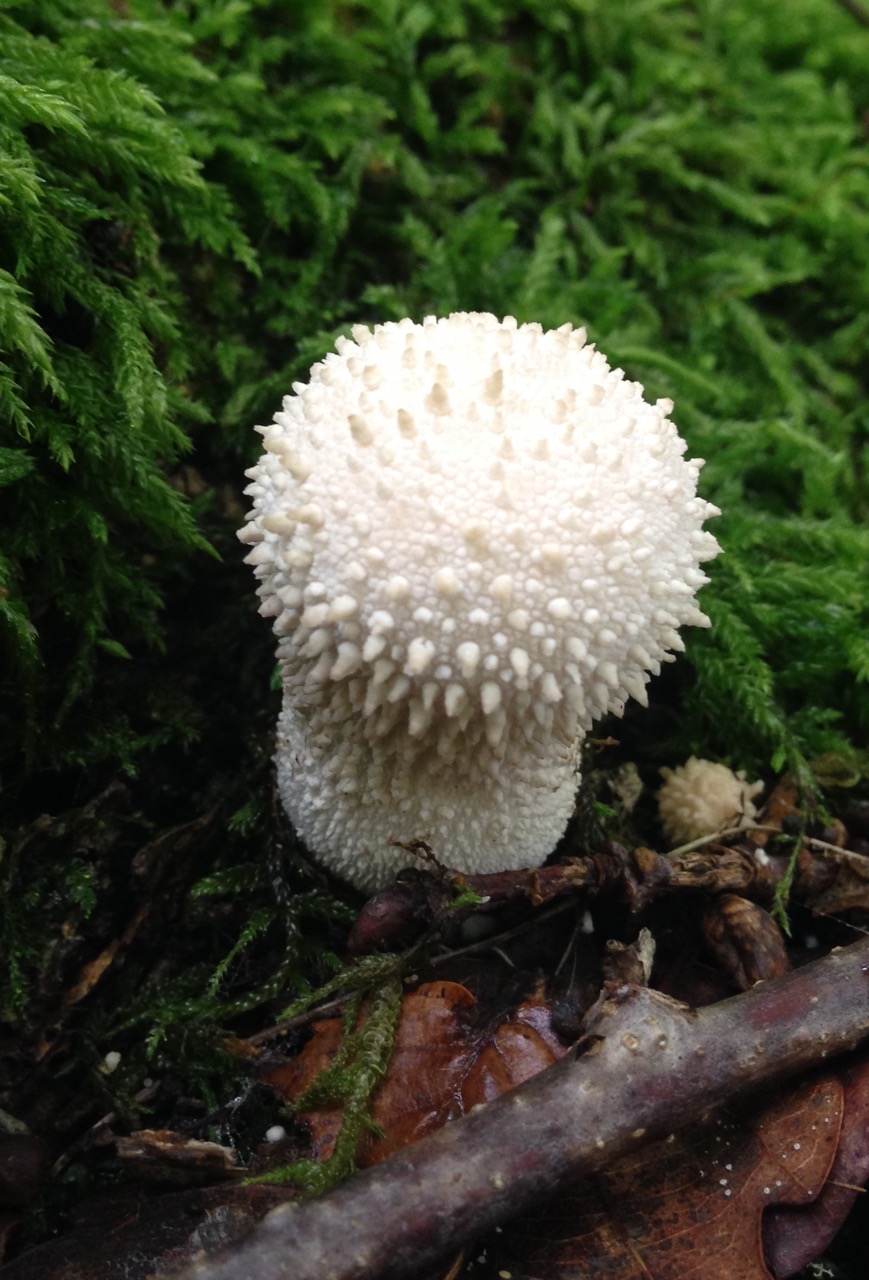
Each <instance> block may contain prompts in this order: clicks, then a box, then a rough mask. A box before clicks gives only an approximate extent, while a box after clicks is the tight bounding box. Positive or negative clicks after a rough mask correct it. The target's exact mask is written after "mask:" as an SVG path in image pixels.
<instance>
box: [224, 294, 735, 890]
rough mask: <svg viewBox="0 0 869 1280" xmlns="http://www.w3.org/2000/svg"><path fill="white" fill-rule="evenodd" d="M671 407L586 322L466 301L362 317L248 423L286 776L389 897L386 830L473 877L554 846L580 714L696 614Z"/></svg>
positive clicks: (687, 476)
mask: <svg viewBox="0 0 869 1280" xmlns="http://www.w3.org/2000/svg"><path fill="white" fill-rule="evenodd" d="M671 410H672V404H671V403H670V401H667V400H659V401H658V402H657V403H655V404H648V403H647V402H646V401H645V400H644V399H643V396H642V387H641V386H640V385H639V384H638V383H635V382H629V381H627V380H625V378H624V376H623V373H622V370H620V369H615V370H613V369H610V367H609V365H608V364H607V361H606V359H605V357H604V356H603V355H602V354H601V353H600V352H599V351H596V350H595V348H594V346H593V345H590V344H587V343H586V336H585V332H584V330H573V328H572V326H571V325H569V324H567V325H563V326H562V327H561V328H560V329H557V330H553V331H548V332H544V330H543V329H542V328H541V326H540V325H539V324H524V325H517V323H516V321H515V320H514V319H513V318H512V317H509V316H508V317H507V318H505V319H504V320H503V322H502V321H500V320H498V319H497V318H496V317H495V316H493V315H487V314H482V313H468V314H465V313H460V314H455V315H451V316H448V317H446V318H442V319H436V318H435V317H434V316H429V317H427V318H426V319H425V320H424V321H423V323H422V324H415V323H413V321H411V320H402V321H400V322H399V323H388V324H382V325H376V326H375V327H374V328H373V329H368V328H365V327H364V326H361V325H360V326H356V327H355V328H354V329H353V339H352V341H351V340H349V339H344V338H340V339H339V340H338V342H337V343H336V351H335V352H334V353H333V354H330V355H328V356H326V358H325V360H323V361H321V362H320V363H319V364H316V365H314V367H313V369H312V370H311V374H310V379H309V381H308V382H306V383H301V382H299V383H294V384H293V395H291V396H288V397H287V398H286V399H285V400H284V404H283V409H282V411H281V412H279V413H278V414H276V415H275V420H274V422H273V423H272V424H271V425H270V426H267V427H261V428H258V430H259V431H261V432H262V435H263V437H264V444H265V452H264V454H263V455H262V457H261V458H260V460H259V462H258V463H257V465H256V466H255V467H253V468H252V469H251V470H250V471H248V473H247V474H248V476H249V477H250V480H251V484H250V486H249V487H248V489H247V491H246V492H247V493H248V494H249V495H250V497H251V498H252V500H253V511H252V512H251V514H250V517H249V521H248V523H247V524H246V525H245V527H244V528H243V529H242V530H241V531H240V533H239V537H240V538H241V539H242V541H243V542H246V543H248V544H250V548H251V549H250V551H249V553H248V555H247V557H246V559H247V562H248V563H249V564H252V565H253V566H254V567H255V572H256V576H257V577H258V578H259V580H260V585H259V596H260V599H261V605H260V612H261V613H262V614H264V615H265V616H267V617H271V618H272V619H273V620H274V621H273V625H274V630H275V633H276V635H277V637H278V657H279V661H280V667H281V674H282V680H283V688H284V701H283V710H282V712H281V717H280V722H279V727H278V746H277V756H276V761H277V771H278V783H279V787H280V791H281V796H282V799H283V803H284V806H285V808H286V810H287V812H288V814H289V816H290V817H291V819H292V821H293V823H294V824H295V827H296V829H297V831H298V833H299V835H300V836H301V837H302V839H303V840H304V841H305V843H306V844H307V846H308V848H309V849H310V850H311V851H312V853H314V854H316V855H317V856H318V857H319V858H320V859H321V860H322V861H323V862H324V863H326V864H328V865H329V866H330V867H331V868H332V869H333V870H334V871H336V872H337V873H338V874H340V875H341V876H343V877H345V878H346V879H347V880H349V881H351V882H352V883H353V884H355V885H356V886H358V887H359V888H361V889H365V890H371V889H375V888H377V887H379V886H381V885H382V884H384V883H385V882H386V881H387V880H388V879H389V878H390V877H391V876H392V875H393V874H394V873H395V871H397V870H398V869H399V868H400V867H401V866H403V865H406V864H407V863H408V862H409V861H411V855H409V854H408V852H407V851H406V850H405V849H402V848H399V847H396V844H395V843H394V842H399V841H400V842H405V843H412V842H414V841H417V840H425V841H427V842H428V843H429V844H430V845H431V847H432V849H433V851H434V853H435V854H436V856H437V857H438V858H439V859H440V860H441V861H443V862H445V863H447V864H449V865H450V866H452V867H454V868H456V869H458V870H461V871H465V872H484V871H497V870H508V869H513V868H518V867H522V866H537V865H539V864H540V863H541V862H542V861H543V860H544V859H545V858H546V857H547V855H548V854H549V853H550V852H551V851H552V849H553V847H554V846H555V844H556V842H557V840H558V838H559V836H560V835H561V833H562V831H563V830H564V827H565V825H566V823H567V819H568V817H569V816H570V813H571V811H572V808H573V803H574V795H575V791H576V784H577V758H578V753H579V746H580V742H581V739H582V737H583V735H584V734H585V733H586V731H587V730H588V728H589V727H590V725H591V724H592V722H593V721H594V720H595V719H597V718H598V717H600V716H602V715H604V714H605V713H606V712H615V713H617V714H621V712H622V710H623V708H624V705H625V703H626V701H627V699H628V698H629V697H633V698H636V699H637V700H638V701H640V702H642V703H643V704H644V705H645V703H646V688H645V686H646V682H647V681H648V679H649V676H650V674H657V672H658V671H659V669H660V665H661V663H662V662H665V661H669V660H672V658H673V655H674V652H675V651H679V650H681V649H682V648H683V647H684V646H683V644H682V641H681V639H680V637H679V634H678V632H679V628H680V627H682V626H685V625H694V626H708V619H707V618H706V617H705V615H704V614H703V613H702V612H701V611H700V609H699V608H698V606H697V603H696V600H695V593H696V591H697V590H698V588H699V587H701V586H702V585H703V583H705V582H706V581H707V578H706V575H705V574H704V573H703V572H702V571H701V570H700V567H699V566H700V564H701V563H702V562H703V561H705V560H708V559H710V558H711V557H713V556H714V555H716V554H717V552H718V550H719V547H718V544H717V543H716V541H715V539H714V538H713V536H712V535H711V534H710V533H707V532H705V531H704V530H703V528H702V525H703V521H704V520H705V519H706V518H707V517H708V516H711V515H715V514H717V510H716V508H714V507H712V506H711V505H710V504H709V503H708V502H705V501H704V500H703V499H702V498H699V497H698V496H697V492H696V489H697V474H698V471H699V469H700V467H701V466H702V462H701V460H699V459H696V458H695V459H693V460H690V461H688V460H686V459H685V458H684V456H683V455H684V453H685V449H686V445H685V442H684V441H683V440H681V439H680V437H679V435H678V433H677V431H676V428H675V426H674V425H673V423H672V422H671V421H670V420H669V417H668V414H669V413H670V412H671Z"/></svg>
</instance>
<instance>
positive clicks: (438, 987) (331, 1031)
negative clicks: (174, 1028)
mask: <svg viewBox="0 0 869 1280" xmlns="http://www.w3.org/2000/svg"><path fill="white" fill-rule="evenodd" d="M474 1003H475V1001H474V997H473V996H472V995H471V993H470V991H468V990H467V988H466V987H463V986H461V985H460V984H459V983H457V982H428V983H424V984H423V985H422V986H420V987H418V988H417V990H416V991H414V992H412V993H411V994H410V995H407V996H405V997H404V1000H403V1001H402V1006H401V1017H400V1019H399V1023H398V1030H397V1034H396V1040H395V1049H394V1051H393V1055H392V1059H391V1061H390V1064H389V1069H388V1071H387V1074H386V1077H385V1079H384V1080H383V1082H382V1084H380V1085H379V1086H378V1088H377V1090H376V1091H375V1093H374V1097H373V1100H372V1108H371V1118H372V1120H373V1121H374V1123H375V1124H376V1125H377V1126H378V1128H379V1129H380V1130H381V1131H382V1133H383V1137H375V1136H373V1135H369V1136H366V1137H365V1138H363V1140H362V1146H361V1148H360V1150H359V1152H358V1161H359V1163H360V1165H363V1166H364V1165H371V1164H377V1163H379V1161H381V1160H385V1159H386V1157H387V1156H388V1155H391V1154H392V1153H393V1152H394V1151H398V1150H399V1149H400V1148H401V1147H404V1146H406V1145H407V1144H408V1143H411V1142H416V1141H417V1140H418V1139H419V1138H422V1137H423V1136H424V1135H425V1134H427V1133H431V1132H433V1131H434V1130H435V1129H439V1128H440V1127H441V1125H443V1124H445V1123H446V1122H447V1121H448V1120H454V1119H456V1118H457V1117H458V1116H461V1115H464V1113H465V1112H466V1111H469V1110H470V1108H471V1107H474V1106H476V1105H477V1103H480V1102H488V1101H491V1099H493V1098H497V1097H498V1096H499V1094H502V1093H506V1092H507V1090H508V1089H513V1088H515V1087H516V1085H519V1084H522V1083H524V1081H526V1080H529V1079H530V1078H531V1077H532V1076H534V1075H536V1074H537V1073H538V1071H542V1070H543V1068H544V1067H548V1066H551V1065H552V1063H553V1062H555V1061H556V1059H558V1058H560V1057H562V1056H563V1054H564V1053H566V1051H567V1050H566V1047H565V1046H564V1045H563V1044H562V1043H561V1041H560V1040H559V1039H558V1037H557V1036H556V1035H555V1033H554V1032H553V1030H552V1028H551V1022H550V1010H549V1008H548V1006H547V1005H546V1003H545V1002H544V1001H543V999H542V998H540V997H534V998H532V999H529V1000H526V1001H525V1002H524V1003H523V1004H522V1005H520V1007H519V1008H518V1009H517V1010H516V1012H515V1013H514V1014H513V1015H512V1016H511V1017H510V1018H509V1019H508V1020H507V1021H505V1022H503V1023H501V1024H500V1026H498V1027H496V1028H494V1029H490V1030H482V1031H481V1030H478V1029H476V1028H474V1027H473V1026H472V1025H471V1024H470V1019H469V1018H468V1013H469V1011H470V1010H471V1009H472V1008H473V1006H474ZM341 1038H342V1028H341V1023H340V1022H339V1021H338V1020H337V1019H329V1020H328V1021H325V1022H318V1023H315V1024H314V1035H313V1038H312V1039H311V1040H309V1041H308V1043H307V1044H306V1045H305V1047H304V1048H303V1050H302V1052H301V1053H300V1054H299V1056H298V1057H297V1058H295V1059H293V1061H292V1062H287V1063H281V1064H280V1065H279V1066H270V1067H267V1068H265V1069H264V1070H263V1071H262V1073H261V1074H260V1079H261V1080H263V1081H264V1082H265V1083H266V1084H269V1085H271V1087H272V1088H273V1089H275V1090H276V1091H277V1092H278V1093H280V1094H281V1096H282V1097H284V1098H287V1099H288V1100H289V1101H291V1102H292V1101H294V1100H295V1099H297V1098H300V1097H301V1095H302V1093H303V1092H304V1090H305V1089H306V1088H307V1087H308V1085H310V1084H311V1083H312V1081H313V1080H315V1079H316V1077H317V1076H318V1075H319V1073H320V1072H321V1071H322V1070H323V1068H324V1067H326V1066H327V1065H328V1064H329V1063H330V1062H331V1060H332V1059H333V1058H334V1056H335V1054H336V1053H337V1051H338V1048H339V1046H340V1044H341ZM300 1119H302V1120H304V1121H306V1122H307V1124H308V1128H309V1131H310V1134H311V1142H312V1148H313V1154H314V1157H315V1158H316V1159H318V1160H326V1159H328V1157H329V1156H330V1155H331V1153H332V1149H333V1147H334V1143H335V1139H336V1137H337V1135H338V1132H339V1130H340V1127H341V1113H340V1111H339V1110H334V1109H333V1110H329V1109H325V1108H324V1109H319V1110H316V1111H307V1112H302V1113H300Z"/></svg>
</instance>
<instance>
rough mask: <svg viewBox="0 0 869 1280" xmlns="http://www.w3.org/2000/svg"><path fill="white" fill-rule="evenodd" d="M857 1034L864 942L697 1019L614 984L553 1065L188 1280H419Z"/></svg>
mask: <svg viewBox="0 0 869 1280" xmlns="http://www.w3.org/2000/svg"><path fill="white" fill-rule="evenodd" d="M867 1035H869V939H866V940H865V941H862V942H859V943H856V944H855V945H853V946H850V947H847V948H845V949H840V950H836V951H834V952H832V953H831V954H830V955H828V956H826V957H825V958H824V959H822V960H818V961H816V962H815V963H814V964H811V965H807V966H806V967H805V968H803V969H799V970H797V971H796V972H795V973H791V974H788V975H787V976H786V977H784V978H781V979H778V980H777V981H775V982H770V983H766V984H763V983H761V984H758V986H756V987H754V988H753V989H752V990H751V991H749V992H747V993H745V994H744V995H739V996H735V997H733V999H730V1000H724V1001H721V1002H720V1003H719V1004H715V1005H710V1006H708V1007H706V1008H703V1009H700V1010H698V1011H691V1010H689V1009H687V1008H686V1007H685V1006H683V1005H680V1004H677V1003H676V1002H675V1001H673V1000H670V999H669V998H667V997H666V996H663V995H661V994H660V993H659V992H656V991H652V990H647V989H644V988H641V987H632V986H627V985H625V986H621V987H613V986H610V987H609V988H607V989H606V990H605V992H604V995H603V997H602V998H601V1000H600V1001H599V1002H598V1004H597V1005H596V1006H595V1009H594V1010H593V1012H592V1014H591V1015H590V1017H589V1020H588V1023H587V1028H586V1035H585V1037H584V1040H583V1041H582V1042H581V1043H580V1046H579V1048H578V1050H576V1051H574V1052H572V1053H570V1054H569V1055H568V1056H567V1057H566V1058H564V1059H562V1061H561V1062H559V1063H557V1064H556V1065H555V1066H553V1067H551V1068H549V1069H547V1070H546V1071H543V1072H541V1073H540V1075H538V1076H537V1077H535V1078H534V1079H533V1080H531V1081H529V1082H528V1083H527V1084H526V1085H523V1086H522V1087H521V1088H519V1089H516V1090H515V1091H513V1092H512V1093H509V1094H506V1095H505V1096H503V1097H501V1098H499V1099H497V1100H496V1101H495V1102H492V1103H489V1104H488V1105H487V1106H485V1107H480V1108H477V1109H476V1110H474V1111H473V1112H472V1113H471V1114H470V1115H468V1116H466V1117H464V1118H463V1119H461V1120H458V1121H455V1122H454V1123H452V1124H449V1125H447V1126H446V1127H445V1128H443V1129H441V1130H439V1131H438V1132H437V1133H435V1134H433V1135H431V1136H430V1137H428V1138H425V1139H423V1140H422V1141H420V1142H418V1143H417V1144H415V1145H414V1146H411V1147H408V1148H407V1149H406V1150H405V1151H402V1152H400V1153H399V1154H397V1155H395V1156H392V1157H391V1158H390V1159H389V1160H387V1161H385V1162H384V1163H383V1164H382V1165H378V1166H375V1167H374V1168H372V1169H368V1170H366V1171H365V1172H364V1173H359V1174H356V1175H354V1176H353V1177H352V1178H349V1179H348V1180H347V1181H346V1182H345V1183H343V1184H342V1185H341V1186H340V1187H338V1188H337V1189H336V1190H335V1191H333V1192H331V1193H330V1194H329V1195H326V1196H323V1197H322V1198H320V1199H318V1200H312V1201H309V1202H307V1203H305V1204H301V1205H299V1204H291V1205H287V1206H283V1207H281V1208H279V1209H276V1210H274V1211H273V1212H272V1213H270V1214H269V1215H268V1217H267V1218H266V1219H265V1220H264V1221H263V1223H262V1224H261V1225H260V1227H259V1228H257V1229H256V1230H255V1231H254V1233H253V1235H252V1237H251V1238H250V1240H249V1241H248V1242H247V1243H246V1244H245V1245H243V1246H242V1247H241V1249H239V1250H237V1251H236V1252H234V1253H233V1254H232V1255H231V1256H229V1257H228V1258H225V1259H222V1260H214V1261H208V1260H205V1261H203V1262H201V1263H199V1264H198V1265H196V1266H195V1267H193V1268H192V1269H191V1270H189V1271H188V1272H186V1273H185V1280H403V1278H405V1277H416V1276H419V1275H420V1274H424V1271H423V1268H425V1267H426V1266H429V1265H432V1264H434V1263H436V1262H437V1261H438V1260H440V1259H442V1258H443V1257H444V1256H445V1255H446V1254H448V1253H449V1251H450V1250H452V1251H455V1250H456V1249H457V1248H458V1247H459V1246H460V1245H461V1244H463V1243H464V1242H465V1241H467V1240H470V1239H472V1238H473V1237H475V1236H478V1235H480V1234H482V1233H483V1232H485V1231H488V1230H490V1229H491V1228H492V1227H494V1226H495V1225H497V1224H498V1223H499V1222H501V1221H503V1220H505V1219H507V1218H510V1217H513V1216H515V1215H516V1214H518V1213H520V1212H523V1211H525V1210H526V1209H528V1208H529V1207H531V1206H532V1205H533V1204H534V1202H535V1200H538V1199H540V1198H542V1197H544V1196H546V1195H547V1194H550V1193H551V1192H552V1191H553V1190H554V1189H555V1188H556V1187H557V1186H558V1185H559V1184H560V1183H561V1182H562V1181H563V1180H564V1179H566V1178H567V1177H569V1176H573V1175H577V1174H589V1173H591V1172H593V1171H594V1170H596V1169H599V1168H601V1167H603V1166H604V1165H605V1164H608V1163H609V1162H611V1161H613V1160H615V1159H616V1158H617V1157H619V1156H622V1155H624V1154H625V1153H626V1152H629V1151H631V1150H633V1149H634V1148H635V1147H636V1146H637V1145H638V1144H639V1143H640V1142H643V1141H647V1140H649V1139H652V1138H656V1137H661V1136H664V1135H666V1134H668V1133H670V1132H672V1131H673V1130H675V1129H676V1128H678V1127H681V1126H684V1125H686V1124H689V1123H692V1122H694V1121H696V1120H697V1119H698V1118H699V1117H700V1116H702V1115H703V1114H704V1113H705V1112H706V1111H708V1110H709V1109H710V1108H712V1107H715V1106H717V1105H720V1104H721V1103H722V1102H724V1101H725V1100H726V1099H728V1098H731V1097H733V1096H734V1095H744V1094H745V1093H746V1092H747V1091H749V1090H751V1089H755V1088H757V1087H758V1086H760V1085H763V1084H768V1083H770V1082H771V1081H777V1080H781V1079H783V1078H785V1077H787V1076H790V1075H793V1074H794V1073H796V1072H799V1071H804V1070H806V1069H807V1068H809V1067H811V1066H814V1065H816V1064H817V1063H819V1062H820V1061H822V1060H824V1059H827V1058H828V1057H830V1056H832V1055H833V1054H836V1053H840V1052H842V1051H843V1050H845V1049H849V1048H853V1047H854V1046H855V1045H856V1044H857V1043H859V1041H860V1040H862V1039H863V1038H864V1037H865V1036H867Z"/></svg>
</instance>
